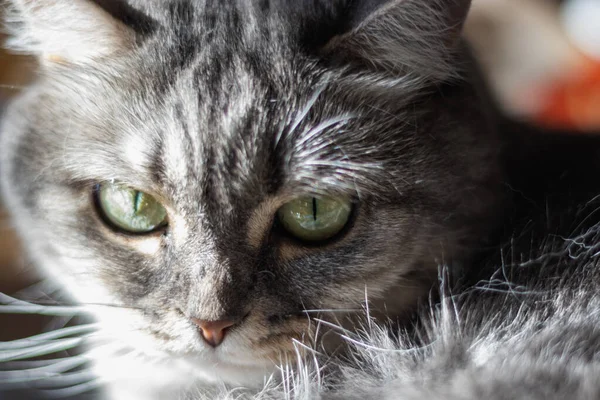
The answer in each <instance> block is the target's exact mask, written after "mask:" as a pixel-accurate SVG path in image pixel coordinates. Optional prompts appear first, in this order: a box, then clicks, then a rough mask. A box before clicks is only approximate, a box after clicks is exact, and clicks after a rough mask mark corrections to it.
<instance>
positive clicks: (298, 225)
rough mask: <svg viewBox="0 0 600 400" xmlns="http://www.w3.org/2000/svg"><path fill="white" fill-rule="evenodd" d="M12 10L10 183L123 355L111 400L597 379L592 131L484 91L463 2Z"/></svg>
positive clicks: (489, 392) (55, 271)
mask: <svg viewBox="0 0 600 400" xmlns="http://www.w3.org/2000/svg"><path fill="white" fill-rule="evenodd" d="M8 6H9V16H8V17H7V21H8V22H9V24H8V25H9V28H10V29H11V30H12V33H13V38H12V39H11V41H10V42H9V46H10V47H11V48H12V49H13V50H17V51H22V52H26V53H29V54H33V55H35V56H36V57H37V58H38V60H39V64H40V71H39V77H38V79H37V80H36V82H34V83H33V84H32V85H31V86H30V87H29V88H28V89H27V90H25V92H24V93H23V94H22V95H20V96H19V98H18V99H17V100H16V101H14V102H13V103H12V104H11V105H10V106H9V108H8V110H7V112H6V114H5V117H4V120H3V125H2V131H1V136H0V171H1V174H0V176H1V178H0V180H1V187H2V193H3V198H4V200H5V203H6V205H7V206H8V208H9V209H10V211H11V212H12V214H13V221H14V224H15V226H16V228H17V229H18V231H19V232H20V234H21V236H22V237H23V239H24V243H25V246H26V249H27V251H28V254H29V256H30V258H31V259H32V260H33V262H34V263H36V265H38V266H39V268H40V270H42V271H43V272H44V273H45V274H46V275H47V276H48V277H49V278H50V279H52V280H54V281H56V282H58V283H59V284H60V285H61V286H62V287H64V288H65V289H66V290H67V291H68V292H69V293H70V295H71V296H72V298H73V299H74V300H75V301H76V302H77V303H78V304H81V305H82V306H84V307H86V308H89V309H90V310H93V312H94V315H95V317H96V318H97V320H98V321H99V325H100V335H101V336H103V337H106V338H112V342H114V344H115V346H117V348H118V349H117V351H115V352H114V353H110V354H104V355H98V357H97V359H96V360H95V364H94V368H95V371H96V374H97V375H98V376H99V377H100V378H101V379H102V381H103V383H104V385H103V392H102V393H101V394H100V395H101V396H103V397H105V398H110V399H153V398H156V399H164V398H190V399H195V398H208V399H212V398H237V397H236V396H238V397H239V396H241V397H243V398H255V399H261V398H286V397H287V398H298V399H301V398H306V399H310V398H324V399H327V398H331V399H335V398H344V399H352V398H390V399H397V398H402V399H405V398H406V399H410V398H422V397H423V396H425V397H427V398H461V399H462V398H480V397H483V396H484V395H485V396H488V397H490V398H498V399H500V398H515V397H518V396H520V395H521V396H523V395H525V394H527V395H529V394H531V395H533V394H534V393H537V392H539V393H540V396H547V397H543V398H550V395H552V396H555V397H556V396H561V395H564V394H565V393H568V394H569V395H571V394H572V395H573V396H575V395H578V396H579V397H580V398H587V397H586V396H591V397H590V398H593V397H594V396H593V395H594V394H597V393H598V390H599V388H600V386H599V385H597V384H595V383H594V380H593V379H592V377H593V376H595V374H596V372H597V366H596V362H595V358H594V356H593V355H594V354H596V352H595V348H594V346H593V344H594V343H596V342H598V343H600V341H598V340H596V339H595V337H596V336H597V332H596V329H597V328H596V327H595V326H594V324H593V323H591V322H590V323H587V322H585V320H584V318H583V316H587V315H590V314H593V313H594V311H595V310H596V309H597V304H596V303H597V299H596V297H595V293H594V292H595V286H594V285H595V283H594V280H595V279H594V277H595V274H596V273H595V271H594V268H592V267H593V264H594V253H595V240H596V237H595V231H594V230H593V229H592V227H593V226H594V224H593V222H595V220H593V215H594V214H593V213H591V214H586V210H593V209H594V208H593V205H594V204H595V203H594V202H593V201H592V199H593V198H594V195H595V194H596V193H597V191H596V189H597V188H595V187H594V185H593V184H589V182H588V185H586V184H585V183H586V182H585V180H584V179H583V175H582V173H583V172H585V171H594V168H597V166H596V159H598V157H597V150H596V149H598V148H599V147H598V146H597V143H596V142H597V140H595V138H590V137H586V138H579V139H573V138H571V137H565V136H562V135H560V136H559V135H557V136H549V137H547V138H546V137H545V138H544V139H543V140H544V143H546V144H545V145H542V144H541V143H542V142H541V140H542V139H541V136H538V135H537V134H536V133H535V132H533V133H532V132H530V131H528V130H527V128H526V127H524V126H522V125H519V124H514V123H512V122H511V121H508V120H506V119H505V118H504V117H503V116H502V115H501V114H500V113H498V112H497V111H496V110H497V108H496V106H495V104H494V102H493V100H492V98H491V96H490V95H489V93H488V91H487V89H486V86H485V83H484V81H483V79H482V77H481V74H480V73H479V69H478V66H477V63H476V62H475V61H474V59H473V58H472V57H471V55H470V52H469V49H468V46H467V45H466V44H465V43H464V41H463V40H462V38H461V30H462V26H463V23H464V20H465V18H466V16H467V14H468V10H469V7H470V1H469V0H452V1H442V0H387V1H386V0H379V1H375V0H366V1H361V2H358V1H348V0H333V1H325V0H322V1H319V0H316V1H285V0H252V1H242V0H232V1H228V2H223V1H216V0H176V1H175V0H173V1H172V0H169V1H144V0H130V1H128V2H117V1H108V0H107V1H92V0H77V1H73V0H52V1H50V0H36V1H35V2H34V1H32V0H10V1H9V2H8ZM528 141H530V142H528ZM536 146H540V148H536ZM543 146H546V151H542V150H543V149H541V147H543ZM557 154H558V155H562V161H561V162H560V164H557V163H556V162H555V161H554V160H552V157H554V156H557ZM549 166H550V167H554V168H553V169H551V170H549V169H548V168H549ZM580 188H585V189H581V190H580ZM543 205H547V207H548V210H549V211H548V212H549V213H550V214H548V215H550V216H551V217H547V213H546V208H545V207H543ZM579 205H581V206H579ZM590 215H591V216H590ZM586 217H587V218H586ZM554 219H556V220H557V221H554ZM579 219H581V221H579ZM565 221H566V222H565ZM579 222H581V223H582V225H581V226H580V227H578V226H577V225H578V223H579ZM575 228H577V229H575ZM559 235H564V237H565V238H571V239H572V241H569V240H563V241H562V242H561V241H560V240H559V239H556V238H558V237H559ZM579 236H581V238H580V239H581V240H576V239H575V238H577V237H579ZM515 238H516V239H515ZM551 238H554V239H555V240H551ZM575 247H577V248H578V249H579V254H578V258H577V260H576V262H569V261H568V259H567V260H566V261H565V256H567V255H572V254H573V253H572V252H573V251H575ZM506 248H508V249H510V250H511V251H513V252H514V254H523V255H524V256H523V257H524V259H523V260H522V261H521V260H517V258H518V257H516V256H515V259H513V260H507V259H506V258H504V257H503V258H502V259H497V258H496V257H495V256H496V255H498V254H500V255H504V253H503V252H502V251H501V249H506ZM538 252H541V253H540V254H539V260H537V259H536V257H534V255H535V254H538ZM527 260H531V261H530V262H529V263H526V261H527ZM536 260H537V261H536ZM511 263H519V264H518V265H517V266H516V267H515V268H511V265H512V264H511ZM563 263H566V264H567V265H568V268H567V267H565V269H566V270H567V271H566V272H565V271H563V270H562V269H561V268H562V265H563ZM521 264H523V265H521ZM525 264H527V267H524V265H525ZM530 264H531V265H530ZM501 267H504V268H501ZM499 268H500V271H501V272H504V274H503V275H497V274H496V272H497V270H498V269H499ZM507 268H508V269H509V272H507V270H506V269H507ZM563 276H564V279H563ZM480 282H486V283H484V284H481V283H480ZM532 285H533V286H532ZM437 286H439V293H436V290H435V289H433V291H432V288H436V287H437ZM438 296H440V299H438ZM415 313H416V314H415ZM365 314H366V318H367V319H366V320H364V321H363V322H362V325H360V322H359V321H357V318H358V319H360V317H361V315H362V316H365ZM582 326H583V327H585V328H586V329H587V330H586V334H585V335H583V334H580V333H579V334H577V335H573V336H572V337H570V338H568V339H565V340H564V341H563V342H561V338H563V337H566V335H567V334H572V333H574V332H576V330H577V329H578V328H580V327H582ZM339 332H342V334H339ZM586 340H590V341H591V343H592V345H587V344H586V343H585V342H584V341H586ZM556 342H558V344H556ZM554 349H558V350H556V351H557V352H558V353H554V354H559V355H560V357H558V356H556V357H554V356H553V354H550V353H551V350H554ZM119 351H123V352H127V354H125V355H123V354H121V353H119ZM492 352H496V353H497V354H492ZM313 361H314V362H313ZM500 367H503V368H504V367H508V368H514V370H511V371H503V372H500V371H498V368H500ZM559 379H560V380H559ZM547 381H550V382H553V386H552V388H551V389H549V388H548V387H547V386H546V383H547ZM562 382H568V384H567V383H565V384H562ZM579 383H581V384H580V385H578V384H579ZM597 386H598V387H597ZM236 388H237V389H236ZM244 396H245V397H244ZM540 398H541V397H540ZM556 398H564V397H556Z"/></svg>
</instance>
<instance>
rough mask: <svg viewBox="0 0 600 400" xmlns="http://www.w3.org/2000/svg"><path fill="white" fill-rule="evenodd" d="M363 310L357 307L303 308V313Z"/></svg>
mask: <svg viewBox="0 0 600 400" xmlns="http://www.w3.org/2000/svg"><path fill="white" fill-rule="evenodd" d="M362 311H363V310H360V309H357V308H337V309H336V308H329V309H327V308H323V309H315V310H302V312H303V313H350V312H362Z"/></svg>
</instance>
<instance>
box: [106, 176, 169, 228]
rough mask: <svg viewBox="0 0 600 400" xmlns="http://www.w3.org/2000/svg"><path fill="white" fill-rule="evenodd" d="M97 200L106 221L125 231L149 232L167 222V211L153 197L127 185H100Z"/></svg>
mask: <svg viewBox="0 0 600 400" xmlns="http://www.w3.org/2000/svg"><path fill="white" fill-rule="evenodd" d="M98 201H99V204H100V208H101V210H102V213H103V214H104V216H105V217H106V218H107V219H108V221H110V222H111V223H112V224H114V225H115V226H116V227H118V228H121V229H122V230H124V231H126V232H131V233H149V232H152V231H154V230H155V229H157V228H159V227H161V226H163V225H165V224H166V222H167V211H166V210H165V208H164V207H163V206H162V205H161V204H160V203H159V202H158V201H156V199H155V198H154V197H152V196H150V195H148V194H146V193H144V192H140V191H139V190H135V189H131V188H128V187H127V186H123V185H119V184H104V185H100V187H99V190H98Z"/></svg>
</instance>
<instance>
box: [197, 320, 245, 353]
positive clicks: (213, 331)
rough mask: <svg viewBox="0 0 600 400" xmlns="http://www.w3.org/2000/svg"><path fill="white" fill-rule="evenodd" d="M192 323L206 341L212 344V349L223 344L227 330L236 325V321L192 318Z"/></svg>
mask: <svg viewBox="0 0 600 400" xmlns="http://www.w3.org/2000/svg"><path fill="white" fill-rule="evenodd" d="M192 321H194V323H195V324H196V325H198V327H199V328H200V334H201V335H202V337H203V338H204V341H205V342H206V343H208V344H210V345H211V346H212V347H217V346H218V345H220V344H221V343H223V339H225V332H226V331H227V328H229V327H232V326H233V325H235V321H230V320H223V321H204V320H201V319H196V318H192Z"/></svg>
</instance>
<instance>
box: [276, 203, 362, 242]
mask: <svg viewBox="0 0 600 400" xmlns="http://www.w3.org/2000/svg"><path fill="white" fill-rule="evenodd" d="M351 212H352V203H351V202H350V201H349V200H347V199H343V198H333V197H322V198H316V197H302V198H299V199H296V200H294V201H291V202H289V203H287V204H285V205H284V206H283V207H281V208H280V209H279V211H278V212H277V215H278V217H279V221H280V222H281V224H282V225H283V227H284V228H285V229H286V230H287V231H288V232H289V233H291V234H292V235H294V236H295V237H297V238H298V239H301V240H306V241H310V242H317V241H321V240H327V239H331V238H332V237H333V236H335V235H336V234H338V233H339V232H340V231H341V230H342V229H344V227H345V226H346V224H347V223H348V220H349V219H350V213H351Z"/></svg>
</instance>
